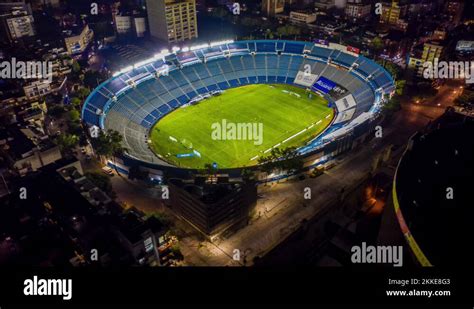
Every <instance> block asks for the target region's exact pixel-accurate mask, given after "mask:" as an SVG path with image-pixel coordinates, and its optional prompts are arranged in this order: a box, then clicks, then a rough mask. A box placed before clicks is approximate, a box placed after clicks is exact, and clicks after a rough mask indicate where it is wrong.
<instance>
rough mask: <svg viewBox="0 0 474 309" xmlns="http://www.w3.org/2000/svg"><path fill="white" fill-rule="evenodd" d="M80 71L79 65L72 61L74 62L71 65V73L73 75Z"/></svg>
mask: <svg viewBox="0 0 474 309" xmlns="http://www.w3.org/2000/svg"><path fill="white" fill-rule="evenodd" d="M80 70H81V65H80V64H79V62H77V61H74V62H73V63H72V71H73V72H74V73H79V71H80Z"/></svg>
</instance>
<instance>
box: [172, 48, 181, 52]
mask: <svg viewBox="0 0 474 309" xmlns="http://www.w3.org/2000/svg"><path fill="white" fill-rule="evenodd" d="M180 49H181V48H179V47H178V46H173V48H172V49H171V50H172V51H173V53H176V52H178V51H179V50H180Z"/></svg>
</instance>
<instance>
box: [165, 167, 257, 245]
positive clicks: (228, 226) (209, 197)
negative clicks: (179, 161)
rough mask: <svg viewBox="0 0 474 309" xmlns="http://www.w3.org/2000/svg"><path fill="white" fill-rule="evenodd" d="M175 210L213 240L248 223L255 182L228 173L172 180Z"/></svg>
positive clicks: (172, 204)
mask: <svg viewBox="0 0 474 309" xmlns="http://www.w3.org/2000/svg"><path fill="white" fill-rule="evenodd" d="M169 189H170V202H171V207H172V209H173V210H174V211H175V212H176V214H177V215H178V216H180V217H181V218H183V219H184V220H185V221H186V222H188V223H189V224H190V225H191V226H193V227H194V228H195V229H197V230H198V231H199V232H201V233H203V234H204V235H205V236H206V237H210V238H211V239H212V238H213V237H215V236H217V235H219V234H221V233H223V232H225V231H227V230H232V229H237V228H239V227H242V226H244V225H246V224H247V220H248V217H249V212H250V210H251V208H252V207H253V206H254V205H255V203H256V200H257V188H256V186H255V183H252V182H245V181H242V179H232V178H229V177H228V176H224V175H222V176H211V177H204V176H196V177H195V178H194V179H191V180H181V179H172V180H171V181H170V183H169Z"/></svg>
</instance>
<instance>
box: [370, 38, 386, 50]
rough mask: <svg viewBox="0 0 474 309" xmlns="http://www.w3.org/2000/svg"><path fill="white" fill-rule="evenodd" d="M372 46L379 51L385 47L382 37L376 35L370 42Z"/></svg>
mask: <svg viewBox="0 0 474 309" xmlns="http://www.w3.org/2000/svg"><path fill="white" fill-rule="evenodd" d="M370 47H371V48H372V49H373V50H374V51H375V52H378V51H380V50H381V49H382V48H383V41H382V39H381V38H380V37H378V36H377V37H375V38H374V39H373V40H372V43H371V44H370Z"/></svg>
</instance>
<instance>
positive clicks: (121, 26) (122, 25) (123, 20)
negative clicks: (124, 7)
mask: <svg viewBox="0 0 474 309" xmlns="http://www.w3.org/2000/svg"><path fill="white" fill-rule="evenodd" d="M115 30H116V31H117V33H118V34H127V33H129V32H130V31H131V30H132V17H131V16H121V15H116V16H115Z"/></svg>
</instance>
